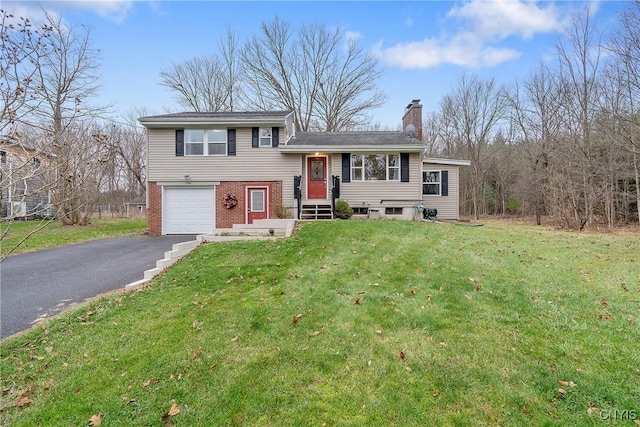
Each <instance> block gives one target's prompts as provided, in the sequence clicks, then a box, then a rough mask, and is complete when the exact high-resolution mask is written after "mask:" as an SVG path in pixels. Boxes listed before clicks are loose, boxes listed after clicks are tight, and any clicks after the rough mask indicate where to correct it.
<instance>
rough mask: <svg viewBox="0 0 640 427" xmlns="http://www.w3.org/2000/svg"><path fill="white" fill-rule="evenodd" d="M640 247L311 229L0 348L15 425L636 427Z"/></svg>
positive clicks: (520, 233) (379, 229) (527, 237)
mask: <svg viewBox="0 0 640 427" xmlns="http://www.w3.org/2000/svg"><path fill="white" fill-rule="evenodd" d="M638 265H640V237H639V236H638V235H637V234H632V233H620V234H588V233H583V234H574V233H567V232H558V231H553V230H549V229H544V228H536V227H529V226H513V225H506V224H500V223H489V224H487V225H485V226H484V227H477V228H473V227H464V226H456V225H449V224H429V223H412V222H404V221H397V222H396V221H338V222H322V223H321V222H317V223H305V224H304V225H303V227H302V229H301V230H300V231H299V232H298V233H296V234H295V235H293V236H292V237H291V238H289V239H286V240H278V241H275V242H236V243H224V244H210V245H205V246H202V247H200V248H199V249H197V250H196V251H195V252H193V253H192V254H191V255H190V256H188V257H187V258H186V259H184V260H183V261H181V262H179V263H178V264H176V265H174V266H173V267H172V268H171V269H170V270H169V271H168V272H167V273H166V274H163V275H161V276H159V277H158V278H157V279H156V280H154V281H153V282H152V284H151V285H150V286H149V287H148V288H146V289H143V290H141V291H139V292H132V293H129V294H125V295H112V296H109V297H107V298H105V299H101V300H98V301H95V302H92V303H90V304H89V305H87V306H85V307H83V308H80V309H78V310H76V311H73V312H68V313H65V314H64V315H62V316H61V317H60V318H58V319H55V320H53V321H51V322H49V323H47V324H46V325H44V326H40V327H38V328H36V329H35V330H33V331H30V332H28V333H27V334H25V335H23V336H20V337H14V338H9V339H6V340H4V341H3V342H2V348H1V357H0V372H1V378H2V406H1V407H0V422H1V423H2V425H9V424H10V425H13V426H33V425H61V426H69V425H78V426H80V425H87V424H89V422H90V419H91V417H94V418H93V424H95V423H97V422H98V421H101V423H102V424H101V425H103V426H105V425H108V426H121V425H140V426H148V425H184V426H198V425H202V426H217V425H259V426H283V425H287V426H289V425H300V426H308V425H317V426H321V425H328V426H345V425H358V426H370V425H380V426H391V425H397V426H409V425H415V426H425V425H433V426H435V425H468V426H478V425H526V426H529V425H535V426H543V425H549V426H554V425H556V426H566V425H575V426H584V425H594V426H595V425H603V424H607V425H634V421H633V420H632V419H631V418H639V417H640V351H639V349H640V327H639V321H640V303H639V300H640V270H639V269H638Z"/></svg>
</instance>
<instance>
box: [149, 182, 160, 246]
mask: <svg viewBox="0 0 640 427" xmlns="http://www.w3.org/2000/svg"><path fill="white" fill-rule="evenodd" d="M147 196H148V197H149V208H148V209H147V227H148V230H149V234H150V235H152V236H159V235H161V234H162V187H160V186H159V185H158V184H157V183H155V182H149V183H148V184H147Z"/></svg>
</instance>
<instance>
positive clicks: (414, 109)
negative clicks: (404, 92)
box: [402, 99, 422, 141]
mask: <svg viewBox="0 0 640 427" xmlns="http://www.w3.org/2000/svg"><path fill="white" fill-rule="evenodd" d="M408 124H412V125H414V126H415V127H416V134H415V135H414V138H415V139H417V140H418V141H422V104H420V100H419V99H414V100H412V101H411V104H409V105H407V108H406V110H405V112H404V116H402V132H404V130H405V128H406V127H407V125H408Z"/></svg>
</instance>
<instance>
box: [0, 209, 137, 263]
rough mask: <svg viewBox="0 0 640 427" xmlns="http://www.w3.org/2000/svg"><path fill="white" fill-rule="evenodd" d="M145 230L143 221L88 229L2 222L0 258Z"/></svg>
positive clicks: (102, 222) (106, 222)
mask: <svg viewBox="0 0 640 427" xmlns="http://www.w3.org/2000/svg"><path fill="white" fill-rule="evenodd" d="M146 229H147V221H146V220H145V219H128V218H112V219H94V220H91V224H89V225H87V226H66V227H63V226H61V225H60V222H58V221H12V222H6V221H3V222H1V223H0V236H4V237H3V238H2V240H0V256H5V255H6V254H7V253H9V252H11V254H17V253H21V252H28V251H34V250H37V249H44V248H51V247H55V246H62V245H67V244H70V243H78V242H83V241H86V240H95V239H102V238H105V237H115V236H126V235H132V234H141V233H143V232H144V231H146ZM7 230H8V232H7ZM34 231H35V232H34ZM5 232H6V234H5ZM32 232H33V234H31V235H29V234H30V233H32ZM25 239H26V240H25Z"/></svg>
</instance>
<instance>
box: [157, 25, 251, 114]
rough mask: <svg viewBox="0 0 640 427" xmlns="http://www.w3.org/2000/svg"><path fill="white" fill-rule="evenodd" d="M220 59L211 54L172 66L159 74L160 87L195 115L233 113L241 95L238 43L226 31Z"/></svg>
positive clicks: (229, 32) (220, 45)
mask: <svg viewBox="0 0 640 427" xmlns="http://www.w3.org/2000/svg"><path fill="white" fill-rule="evenodd" d="M219 49H220V51H221V56H219V55H217V54H212V55H209V56H204V57H196V58H192V59H189V60H187V61H185V62H180V63H173V64H172V65H171V67H169V68H168V69H166V70H162V71H161V72H160V78H161V79H162V80H161V83H160V84H161V85H163V86H165V87H168V88H169V89H171V90H173V91H174V92H175V93H176V100H177V101H178V103H179V104H180V105H182V106H183V107H186V108H189V109H191V110H193V111H208V112H216V111H233V110H234V99H235V98H237V96H236V97H235V98H234V95H238V94H239V93H241V87H240V78H241V69H240V65H239V61H238V55H239V53H238V51H239V47H238V39H237V37H236V35H235V34H234V33H233V32H232V31H231V29H227V35H226V38H221V39H220V43H219Z"/></svg>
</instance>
